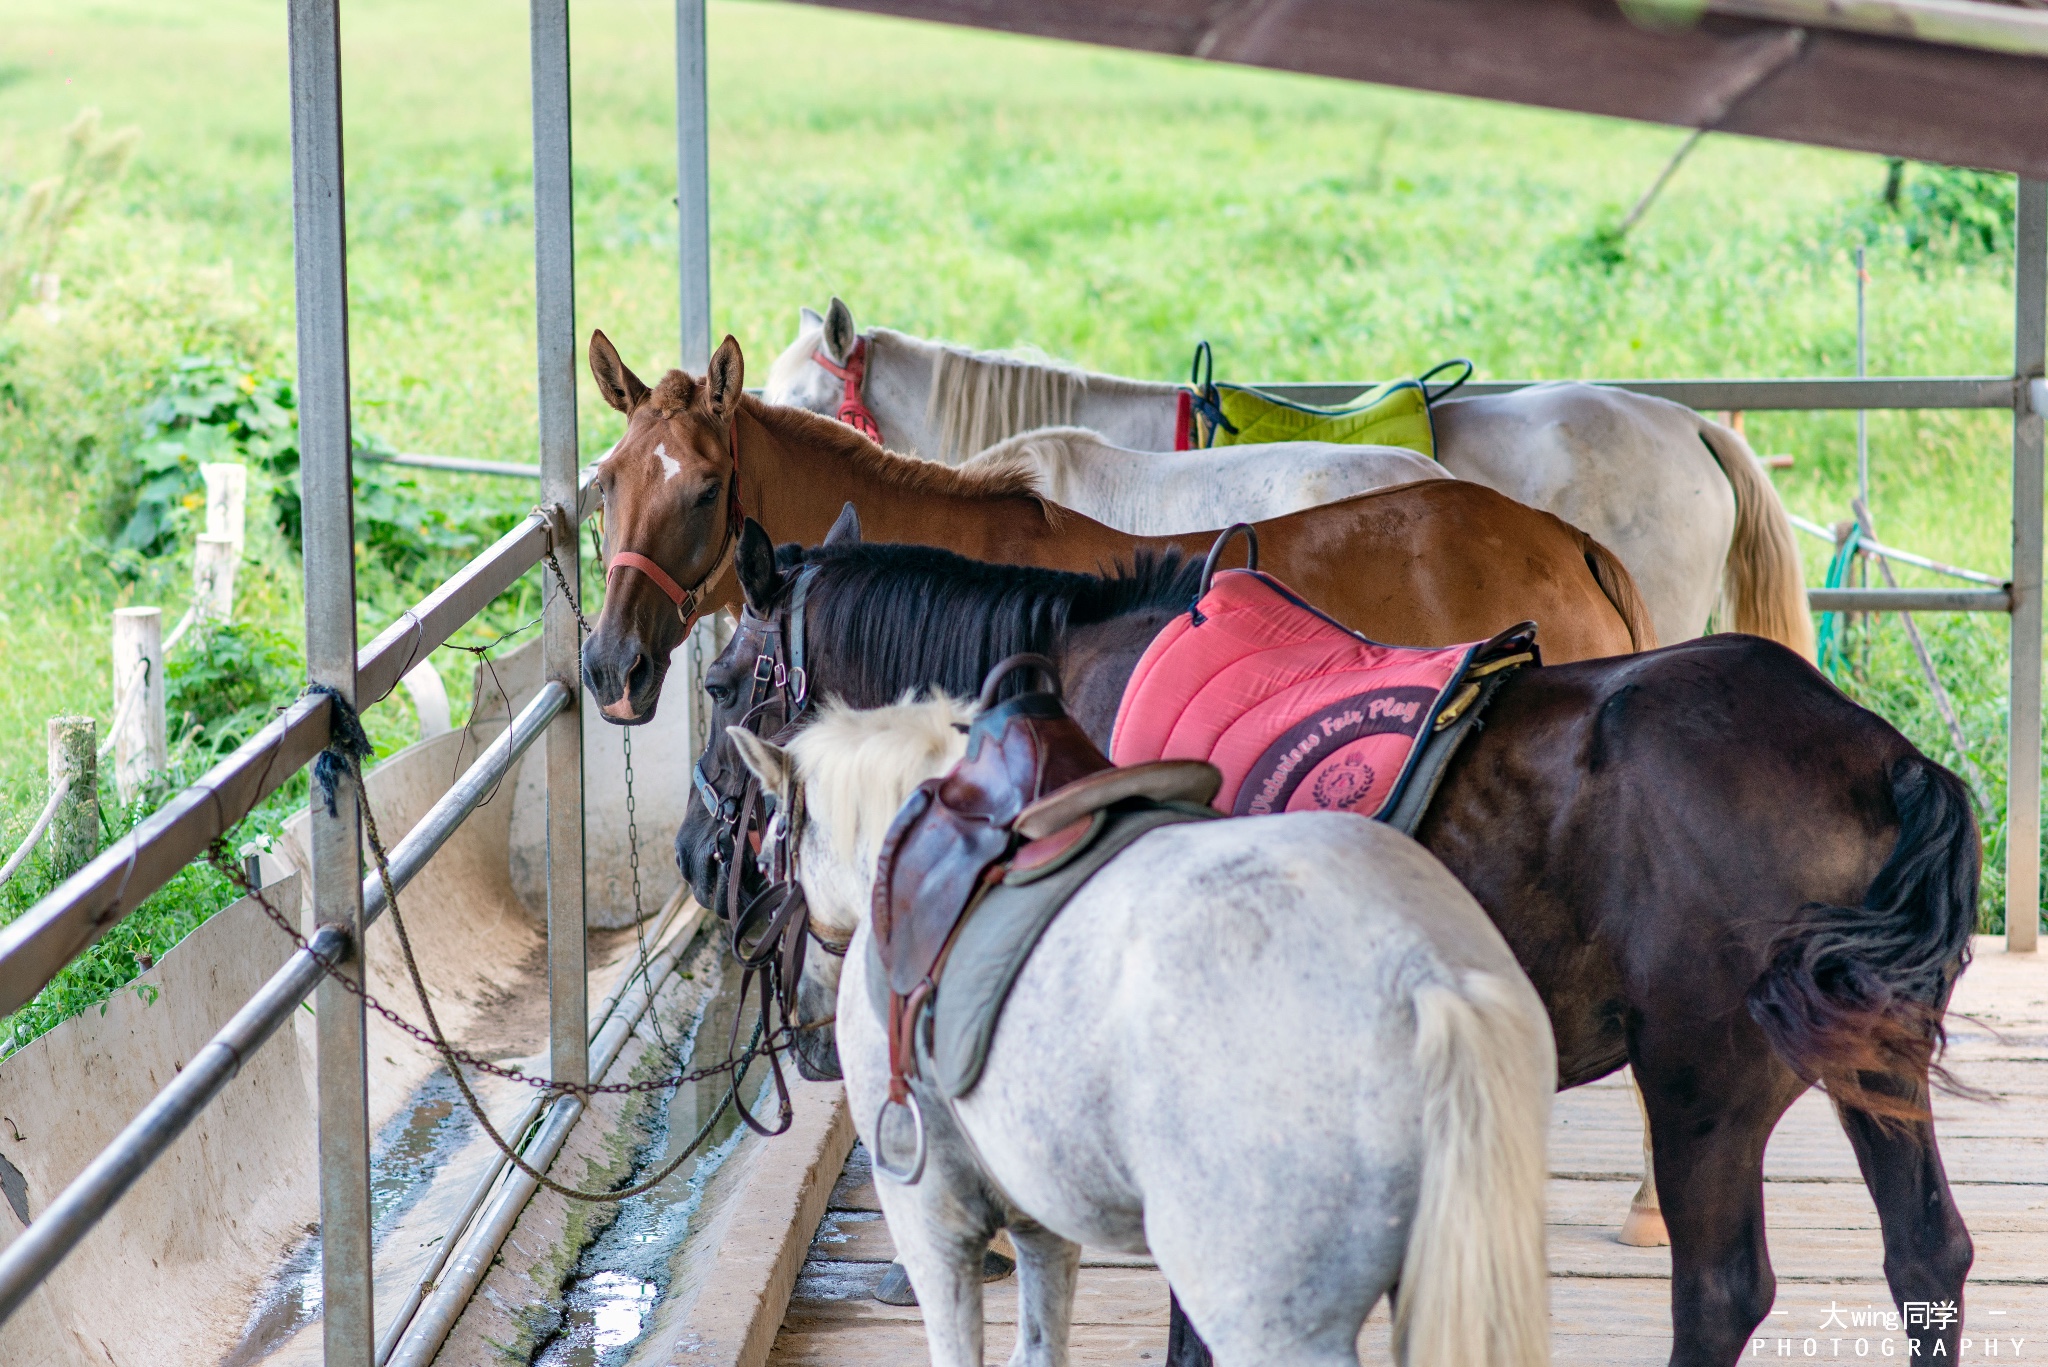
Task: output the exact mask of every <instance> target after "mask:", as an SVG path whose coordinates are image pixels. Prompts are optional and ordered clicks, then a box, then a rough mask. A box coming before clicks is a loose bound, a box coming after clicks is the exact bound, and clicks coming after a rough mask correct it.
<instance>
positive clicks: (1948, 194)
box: [1899, 164, 2016, 261]
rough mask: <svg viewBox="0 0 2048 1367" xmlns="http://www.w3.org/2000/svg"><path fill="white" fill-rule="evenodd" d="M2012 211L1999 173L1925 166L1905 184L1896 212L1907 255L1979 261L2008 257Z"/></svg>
mask: <svg viewBox="0 0 2048 1367" xmlns="http://www.w3.org/2000/svg"><path fill="white" fill-rule="evenodd" d="M2015 205H2016V200H2015V197H2014V183H2013V178H2012V177H2011V176H2009V175H2007V174H2005V173H2004V172H2002V171H1973V170H1970V169H1969V168H1967V167H1961V166H1933V165H1925V164H1923V165H1920V166H1916V167H1914V168H1913V171H1912V174H1911V175H1909V176H1908V177H1907V178H1906V184H1905V195H1904V198H1903V201H1902V202H1901V204H1900V205H1899V212H1900V219H1901V221H1902V222H1903V223H1904V225H1905V229H1906V245H1907V247H1908V248H1909V249H1910V250H1912V251H1915V252H1927V253H1940V254H1946V255H1950V256H1953V257H1956V258H1957V259H1959V260H1963V261H1977V260H1981V259H1983V258H1985V257H1997V256H2005V255H2008V254H2010V253H2011V251H2012V244H2013V221H2014V213H2015Z"/></svg>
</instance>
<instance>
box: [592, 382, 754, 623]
mask: <svg viewBox="0 0 2048 1367" xmlns="http://www.w3.org/2000/svg"><path fill="white" fill-rule="evenodd" d="M725 447H726V454H727V457H728V459H729V461H730V463H731V468H730V470H729V472H728V477H727V479H726V482H725V537H724V539H723V540H721V541H720V542H719V545H718V554H717V555H716V556H714V557H712V560H711V568H710V569H708V570H706V571H705V572H704V577H703V578H702V579H700V580H698V581H697V582H696V583H695V584H693V585H691V586H690V587H689V588H684V587H683V586H682V585H681V584H678V583H677V582H676V581H675V576H673V575H671V574H670V573H669V572H668V571H667V570H665V569H663V568H662V567H661V566H660V565H658V564H656V563H655V562H654V561H653V560H652V559H651V558H649V557H647V556H645V555H642V554H641V553H640V552H638V551H613V552H612V553H611V556H610V558H609V559H607V560H606V562H605V567H604V593H605V597H606V598H610V597H611V593H612V581H613V579H615V578H616V577H617V576H618V573H619V571H621V570H638V571H640V573H642V574H644V575H646V576H647V577H648V578H649V579H651V580H653V581H654V587H656V588H658V589H660V590H661V591H662V593H663V594H665V595H666V596H667V598H668V600H669V601H670V602H671V603H674V604H675V605H676V616H678V617H680V618H682V620H683V634H684V635H685V636H687V635H689V633H690V628H691V627H694V626H695V625H697V619H698V617H700V616H702V615H703V614H702V612H701V611H700V610H699V609H700V607H701V605H702V603H703V598H704V588H705V586H706V585H707V584H709V583H710V582H711V581H712V580H714V579H716V578H717V577H718V573H719V571H720V570H723V569H724V568H725V557H726V555H727V554H728V553H729V552H730V551H731V550H732V547H733V543H734V542H735V541H737V540H739V535H740V524H741V523H742V522H743V521H745V519H746V513H745V512H744V511H743V510H742V509H741V507H740V417H739V413H738V412H737V411H735V412H734V413H733V415H732V418H731V420H730V421H728V422H727V423H726V425H725Z"/></svg>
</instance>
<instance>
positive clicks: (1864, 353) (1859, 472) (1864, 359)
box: [1856, 247, 1870, 508]
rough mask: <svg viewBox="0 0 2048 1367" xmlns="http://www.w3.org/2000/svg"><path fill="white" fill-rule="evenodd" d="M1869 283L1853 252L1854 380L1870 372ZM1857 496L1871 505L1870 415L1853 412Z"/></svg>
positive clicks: (1859, 255) (1859, 251) (1858, 251)
mask: <svg viewBox="0 0 2048 1367" xmlns="http://www.w3.org/2000/svg"><path fill="white" fill-rule="evenodd" d="M1869 284H1870V272H1869V270H1868V269H1867V268H1866V267H1865V266H1864V264H1863V248H1861V247H1858V248H1857V249H1856V378H1857V379H1859V380H1860V379H1862V378H1863V377H1864V376H1866V375H1868V374H1869V373H1870V351H1869V346H1868V334H1867V333H1866V331H1865V323H1866V321H1867V314H1866V312H1865V307H1864V298H1863V295H1864V290H1865V289H1866V288H1867V287H1868V286H1869ZM1856 497H1857V498H1859V499H1862V500H1863V506H1864V507H1865V508H1868V507H1869V506H1870V414H1869V413H1867V412H1865V411H1864V410H1863V409H1861V408H1859V409H1857V410H1856Z"/></svg>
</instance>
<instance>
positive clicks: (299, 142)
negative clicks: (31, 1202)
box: [289, 0, 377, 1367]
mask: <svg viewBox="0 0 2048 1367" xmlns="http://www.w3.org/2000/svg"><path fill="white" fill-rule="evenodd" d="M289 24H290V31H291V71H292V229H293V254H292V260H293V268H294V273H295V275H296V276H297V282H298V333H299V337H298V341H299V488H300V497H301V499H302V500H303V505H304V509H305V513H304V529H305V568H306V674H307V677H308V678H309V679H310V680H311V682H312V683H314V684H316V685H319V686H323V687H326V688H330V689H332V690H333V691H334V692H335V693H336V694H337V695H338V696H339V697H340V698H341V700H342V701H344V702H347V703H348V704H350V705H351V706H353V705H354V704H355V699H356V574H355V510H354V489H353V485H352V483H351V480H352V475H351V470H350V464H349V374H348V262H347V251H348V244H347V234H346V228H345V221H344V215H343V204H342V146H341V22H340V13H339V5H338V0H290V10H289ZM358 799H359V794H358V793H357V791H356V789H355V787H354V785H353V784H351V783H349V782H348V781H347V780H346V779H344V780H343V781H341V782H340V783H339V784H337V785H336V791H335V793H334V805H333V808H332V809H331V810H330V809H329V807H328V805H327V804H326V803H325V802H323V801H322V800H321V795H320V793H319V792H318V790H317V789H316V791H315V792H314V795H313V811H312V840H311V844H312V864H313V869H312V883H313V888H312V892H313V898H312V903H313V919H314V921H315V923H316V924H318V925H319V926H322V927H325V926H335V927H337V928H339V929H341V930H342V931H344V932H345V933H346V934H347V937H348V944H349V954H348V957H347V958H346V959H345V960H344V961H343V965H342V966H343V969H344V971H347V972H352V973H358V974H359V973H361V972H362V965H363V958H362V910H363V903H362V883H361V873H360V871H359V868H358V863H357V861H358V858H359V851H360V850H361V838H360V835H359V831H360V823H361V815H360V810H359V808H358V806H357V802H358ZM314 1015H315V1017H316V1019H317V1020H318V1022H319V1041H318V1044H317V1046H316V1050H315V1057H316V1060H317V1065H318V1078H319V1097H318V1102H317V1106H318V1112H319V1117H320V1250H321V1268H320V1273H321V1296H322V1315H323V1321H324V1323H323V1333H324V1339H325V1347H326V1363H327V1367H343V1364H347V1365H348V1367H369V1363H370V1360H371V1357H372V1355H373V1353H374V1351H375V1348H376V1343H377V1335H376V1330H375V1325H374V1323H373V1319H372V1316H373V1311H374V1308H375V1307H374V1301H373V1298H372V1296H371V1282H370V1253H371V1249H370V1112H369V1088H368V1084H369V1077H368V1063H367V1059H366V1058H365V1055H364V1036H363V1004H362V1001H361V999H360V998H357V997H353V996H350V995H349V994H348V993H347V992H345V991H343V990H342V989H341V988H340V987H339V986H337V985H336V984H335V983H334V981H333V980H332V979H328V978H323V979H322V981H321V983H320V987H319V990H318V993H317V995H316V1000H315V1003H314Z"/></svg>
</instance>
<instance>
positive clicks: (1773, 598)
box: [1699, 418, 1815, 660]
mask: <svg viewBox="0 0 2048 1367" xmlns="http://www.w3.org/2000/svg"><path fill="white" fill-rule="evenodd" d="M1699 423H1700V440H1701V441H1703V442H1705V443H1706V445H1707V450H1709V451H1711V452H1712V453H1713V455H1714V459H1715V460H1716V461H1717V462H1719V463H1720V466H1721V473H1722V474H1724V475H1726V476H1727V477H1728V484H1729V487H1730V488H1732V489H1733V490H1734V491H1735V536H1734V539H1733V540H1732V541H1731V542H1730V543H1729V546H1728V564H1727V568H1726V571H1725V574H1724V578H1723V583H1722V588H1721V629H1722V630H1723V631H1746V632H1748V633H1749V634H1750V635H1752V636H1762V637H1764V638H1765V639H1767V640H1772V641H1776V642H1777V643H1778V644H1779V645H1781V646H1784V647H1786V648H1787V649H1790V650H1793V651H1796V652H1797V653H1799V654H1800V655H1803V656H1805V657H1806V658H1807V659H1808V660H1811V659H1813V658H1814V649H1815V647H1814V636H1813V613H1812V612H1811V611H1810V610H1809V609H1808V608H1807V606H1806V575H1805V571H1804V570H1803V569H1802V568H1801V566H1800V562H1799V546H1798V544H1797V543H1796V541H1795V540H1794V538H1793V536H1792V520H1791V519H1790V518H1789V517H1787V516H1786V515H1785V505H1784V504H1783V503H1782V502H1780V501H1779V499H1778V490H1777V488H1776V487H1775V486H1774V485H1772V483H1771V477H1770V476H1769V475H1768V474H1766V473H1764V466H1763V462H1762V461H1760V460H1758V459H1757V458H1756V452H1755V451H1752V450H1751V449H1750V446H1749V441H1748V439H1747V438H1745V437H1744V436H1743V435H1742V434H1741V433H1740V432H1737V431H1736V430H1735V429H1733V428H1731V427H1723V426H1721V424H1719V423H1717V422H1709V421H1708V420H1707V419H1705V418H1701V419H1700V420H1699Z"/></svg>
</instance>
